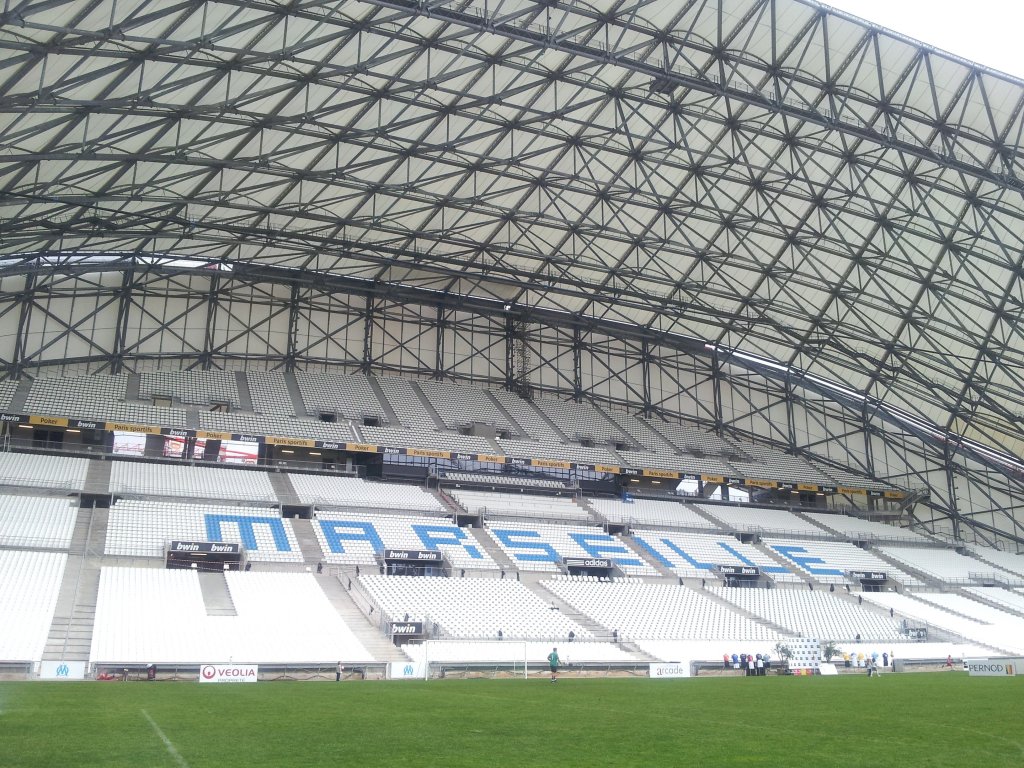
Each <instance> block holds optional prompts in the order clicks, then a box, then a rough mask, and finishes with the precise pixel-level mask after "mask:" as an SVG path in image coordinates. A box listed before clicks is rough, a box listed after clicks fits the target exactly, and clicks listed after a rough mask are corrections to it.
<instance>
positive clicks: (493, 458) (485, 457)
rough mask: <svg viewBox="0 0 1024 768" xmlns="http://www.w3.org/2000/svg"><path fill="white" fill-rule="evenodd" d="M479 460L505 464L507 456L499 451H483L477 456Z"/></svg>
mask: <svg viewBox="0 0 1024 768" xmlns="http://www.w3.org/2000/svg"><path fill="white" fill-rule="evenodd" d="M476 460H477V461H484V462H487V463H488V464H504V463H505V457H504V456H502V455H500V454H497V453H481V454H478V455H477V457H476Z"/></svg>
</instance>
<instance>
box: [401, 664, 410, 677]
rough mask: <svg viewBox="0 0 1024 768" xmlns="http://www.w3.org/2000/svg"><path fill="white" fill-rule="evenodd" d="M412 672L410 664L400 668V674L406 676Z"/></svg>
mask: <svg viewBox="0 0 1024 768" xmlns="http://www.w3.org/2000/svg"><path fill="white" fill-rule="evenodd" d="M412 673H413V669H412V664H406V665H405V667H404V668H403V669H402V674H403V675H405V676H406V677H412Z"/></svg>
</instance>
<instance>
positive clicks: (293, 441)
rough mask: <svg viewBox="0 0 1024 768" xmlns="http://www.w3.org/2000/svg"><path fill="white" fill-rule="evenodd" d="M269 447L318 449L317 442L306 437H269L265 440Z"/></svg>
mask: <svg viewBox="0 0 1024 768" xmlns="http://www.w3.org/2000/svg"><path fill="white" fill-rule="evenodd" d="M263 442H265V443H266V444H267V445H287V446H289V447H291V448H316V440H310V439H308V438H305V437H273V436H270V435H268V436H267V437H265V438H264V439H263Z"/></svg>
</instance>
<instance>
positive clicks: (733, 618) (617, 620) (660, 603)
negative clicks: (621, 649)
mask: <svg viewBox="0 0 1024 768" xmlns="http://www.w3.org/2000/svg"><path fill="white" fill-rule="evenodd" d="M544 586H545V587H546V588H547V589H549V590H551V591H552V592H553V593H554V594H556V595H558V597H560V598H561V599H562V600H564V601H565V602H567V603H568V604H569V605H571V606H572V607H573V608H575V609H576V610H578V611H581V612H582V613H584V614H586V615H587V616H589V617H590V618H591V619H593V620H594V621H596V622H598V623H599V624H601V625H602V626H604V627H607V628H608V630H609V631H612V630H617V631H618V634H619V637H620V638H628V639H631V640H633V639H640V638H644V639H696V638H701V639H708V638H721V639H734V640H747V639H749V640H768V639H771V638H773V637H775V636H776V633H775V632H774V631H773V630H772V629H770V628H768V627H766V626H764V625H762V624H758V623H757V622H754V621H752V620H750V619H748V618H746V617H744V616H741V615H740V614H739V613H737V612H735V611H731V610H729V609H728V608H726V607H724V606H722V605H720V604H718V603H716V602H714V601H712V600H710V599H709V598H707V597H706V596H705V595H703V594H701V593H700V592H698V591H696V590H693V589H689V588H688V587H685V586H682V585H678V584H643V583H638V582H631V581H627V582H612V583H607V582H596V583H595V582H591V581H585V580H580V579H552V580H550V581H545V582H544ZM748 591H754V590H748Z"/></svg>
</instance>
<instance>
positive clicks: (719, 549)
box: [633, 529, 799, 581]
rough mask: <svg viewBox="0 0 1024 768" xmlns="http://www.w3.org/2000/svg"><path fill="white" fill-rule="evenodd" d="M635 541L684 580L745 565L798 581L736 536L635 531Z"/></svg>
mask: <svg viewBox="0 0 1024 768" xmlns="http://www.w3.org/2000/svg"><path fill="white" fill-rule="evenodd" d="M633 539H634V541H636V543H637V544H638V545H639V546H640V547H641V548H642V549H643V550H644V551H645V552H647V554H648V556H649V559H651V560H654V561H655V562H658V563H661V564H662V565H664V566H665V567H666V568H670V569H671V570H672V571H674V572H675V573H677V574H678V575H680V576H684V577H689V578H704V577H713V576H715V577H717V576H716V574H715V573H714V570H715V567H716V566H719V565H738V566H744V565H746V566H754V567H756V568H759V569H760V570H761V572H762V573H766V574H768V575H769V576H770V577H771V578H772V579H773V580H774V581H798V580H799V577H798V576H797V575H796V574H794V573H793V572H792V571H791V570H790V569H789V568H785V567H783V566H781V565H779V564H778V563H776V562H775V561H774V560H772V559H771V558H770V557H768V556H767V555H765V554H764V553H763V552H760V551H759V550H758V549H756V548H755V547H752V546H751V545H749V544H744V543H743V542H741V541H738V540H737V539H736V538H735V537H733V536H726V535H717V536H716V535H711V534H701V533H680V532H678V531H658V530H647V529H640V530H634V531H633Z"/></svg>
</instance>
